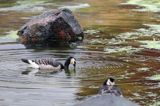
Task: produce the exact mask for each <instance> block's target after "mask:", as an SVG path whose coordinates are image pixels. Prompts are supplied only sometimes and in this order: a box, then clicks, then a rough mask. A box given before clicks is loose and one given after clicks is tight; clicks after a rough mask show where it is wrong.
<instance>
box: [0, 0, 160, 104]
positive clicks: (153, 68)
mask: <svg viewBox="0 0 160 106" xmlns="http://www.w3.org/2000/svg"><path fill="white" fill-rule="evenodd" d="M147 5H152V6H155V7H156V9H154V8H152V9H149V7H150V6H147ZM66 7H67V8H70V9H71V10H72V11H73V13H74V15H75V16H76V18H77V19H78V21H79V22H80V24H81V26H83V28H84V32H85V40H84V42H83V43H82V44H81V45H78V46H77V48H74V49H73V48H72V49H71V48H50V49H26V48H25V46H24V45H22V44H19V43H18V42H17V40H16V39H17V35H16V32H17V30H18V29H19V28H20V27H21V26H22V25H23V24H24V23H26V22H27V21H28V20H29V19H31V18H32V17H33V16H35V15H38V14H40V13H42V12H44V11H47V10H50V9H57V8H66ZM157 8H158V9H159V2H158V1H156V0H150V2H147V1H146V0H145V1H141V0H139V1H138V0H129V1H127V0H114V1H113V0H107V1H106V0H101V1H99V0H81V1H80V0H67V1H66V0H60V1H59V0H55V1H51V0H45V1H43V0H26V1H21V0H9V1H0V18H1V19H0V58H1V60H0V105H4V106H28V105H29V106H35V105H38V106H44V105H46V106H71V105H73V104H75V103H77V102H79V101H81V100H83V99H85V98H87V97H89V96H92V95H95V94H97V91H98V88H99V87H100V86H101V84H102V83H103V81H104V80H105V79H106V77H107V76H114V77H115V78H116V80H117V82H116V83H117V85H118V86H119V87H120V88H121V89H122V91H123V94H124V96H125V97H126V98H128V99H129V100H131V101H133V102H136V103H138V104H140V105H142V106H152V105H153V106H156V104H157V103H158V101H160V98H159V94H160V91H159V86H160V85H159V80H160V78H159V77H157V75H159V74H160V66H159V64H160V57H159V56H160V50H159V49H160V47H159V43H160V42H159V39H160V26H159V23H160V20H159V17H160V15H159V10H158V9H157ZM155 10H156V11H155ZM70 55H72V56H74V57H76V59H77V68H76V72H74V71H73V70H71V72H70V73H65V72H63V71H62V72H60V73H55V74H45V73H43V74H36V75H35V76H34V75H23V74H21V73H22V72H23V71H28V70H32V69H29V68H27V66H26V65H25V64H24V63H22V62H21V61H20V59H21V58H30V59H31V58H41V57H44V58H49V57H52V58H55V59H56V60H58V61H60V62H64V61H65V59H66V58H67V57H68V56H70ZM71 69H72V67H71ZM32 71H34V70H32Z"/></svg>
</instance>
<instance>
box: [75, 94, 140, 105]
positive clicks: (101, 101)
mask: <svg viewBox="0 0 160 106" xmlns="http://www.w3.org/2000/svg"><path fill="white" fill-rule="evenodd" d="M75 106H139V105H138V104H136V103H133V102H131V101H129V100H127V99H126V98H123V97H119V96H114V95H102V96H99V95H98V96H94V97H91V98H89V99H87V100H85V101H84V102H82V103H79V104H76V105H75Z"/></svg>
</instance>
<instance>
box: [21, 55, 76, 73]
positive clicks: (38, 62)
mask: <svg viewBox="0 0 160 106" xmlns="http://www.w3.org/2000/svg"><path fill="white" fill-rule="evenodd" d="M21 60H22V61H23V62H24V63H27V64H29V65H30V67H32V68H35V69H40V70H41V69H46V70H53V72H54V71H62V69H64V70H65V71H68V70H69V65H70V64H73V66H74V70H75V68H76V59H75V58H74V57H72V56H70V57H68V58H67V59H66V61H65V63H64V65H63V64H62V63H60V62H58V61H55V60H53V59H34V60H29V59H21Z"/></svg>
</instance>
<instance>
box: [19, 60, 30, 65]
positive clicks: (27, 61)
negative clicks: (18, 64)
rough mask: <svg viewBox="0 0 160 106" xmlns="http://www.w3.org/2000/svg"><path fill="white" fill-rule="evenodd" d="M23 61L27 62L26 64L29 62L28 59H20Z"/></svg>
mask: <svg viewBox="0 0 160 106" xmlns="http://www.w3.org/2000/svg"><path fill="white" fill-rule="evenodd" d="M21 60H22V61H23V62H24V63H27V64H30V63H29V60H27V59H21Z"/></svg>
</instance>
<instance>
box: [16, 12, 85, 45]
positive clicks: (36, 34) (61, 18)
mask: <svg viewBox="0 0 160 106" xmlns="http://www.w3.org/2000/svg"><path fill="white" fill-rule="evenodd" d="M17 34H18V36H19V41H20V42H21V43H22V44H25V45H32V46H36V45H43V46H58V45H59V44H69V43H71V42H77V41H82V40H83V36H84V34H83V30H82V28H81V26H80V25H79V23H78V21H77V20H76V19H75V17H74V16H73V14H72V12H71V11H70V10H69V9H60V10H51V11H48V12H45V13H43V14H42V15H40V16H36V17H34V18H33V19H31V20H30V21H29V22H27V23H26V24H25V25H23V26H22V27H21V28H20V30H19V31H18V33H17Z"/></svg>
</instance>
